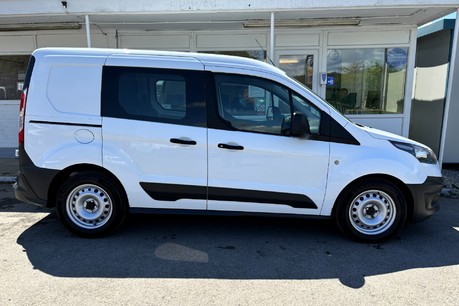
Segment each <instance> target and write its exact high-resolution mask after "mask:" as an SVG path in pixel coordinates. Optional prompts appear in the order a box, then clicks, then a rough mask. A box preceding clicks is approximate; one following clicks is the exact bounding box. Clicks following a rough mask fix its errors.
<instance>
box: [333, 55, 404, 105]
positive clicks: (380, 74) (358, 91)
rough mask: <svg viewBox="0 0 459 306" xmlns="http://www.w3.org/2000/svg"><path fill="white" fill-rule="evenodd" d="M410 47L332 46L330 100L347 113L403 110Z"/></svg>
mask: <svg viewBox="0 0 459 306" xmlns="http://www.w3.org/2000/svg"><path fill="white" fill-rule="evenodd" d="M406 64H407V48H372V49H332V50H329V51H328V56H327V73H328V84H327V93H326V98H327V101H328V102H330V103H331V104H332V105H333V106H335V107H336V108H337V109H338V110H339V111H341V112H342V113H344V114H399V113H402V112H403V101H404V95H405V78H406Z"/></svg>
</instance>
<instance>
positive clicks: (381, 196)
mask: <svg viewBox="0 0 459 306" xmlns="http://www.w3.org/2000/svg"><path fill="white" fill-rule="evenodd" d="M362 195H364V196H366V197H367V198H368V199H365V200H364V199H363V198H362V197H361V196H362ZM372 197H373V198H372ZM387 203H389V204H387ZM412 203H413V201H412V196H411V194H410V193H409V190H408V188H407V187H406V186H405V184H403V183H402V182H400V181H399V180H397V179H395V178H392V177H390V176H375V175H371V176H366V177H362V178H359V179H357V180H355V181H353V182H352V183H350V184H348V186H346V188H344V189H343V191H342V192H341V193H340V195H339V196H338V197H337V200H336V202H335V205H334V207H333V211H332V217H333V219H334V221H335V224H336V225H337V226H338V228H339V229H340V230H341V231H342V232H343V233H345V234H347V235H348V236H350V237H351V238H353V239H355V240H358V241H363V242H377V241H382V240H386V239H388V238H390V237H391V236H393V235H395V234H396V233H397V232H398V231H399V230H400V229H401V227H402V226H403V225H404V224H405V223H406V222H407V221H409V217H410V216H412V211H413V206H412ZM359 205H360V206H359ZM363 205H365V206H363ZM366 205H368V206H366ZM385 206H387V209H386V207H385ZM363 207H366V209H365V210H364V209H363ZM374 208H376V213H374V215H371V216H370V215H368V214H365V213H364V211H368V210H367V209H370V210H369V211H373V212H374ZM378 208H379V209H380V210H378ZM386 213H388V214H387V215H385V214H386ZM394 215H395V216H394ZM381 216H384V217H383V219H381ZM378 219H379V221H378ZM385 220H388V221H385ZM359 222H360V223H359ZM373 222H375V223H373ZM386 222H387V223H386ZM373 225H376V226H373ZM367 226H369V227H367Z"/></svg>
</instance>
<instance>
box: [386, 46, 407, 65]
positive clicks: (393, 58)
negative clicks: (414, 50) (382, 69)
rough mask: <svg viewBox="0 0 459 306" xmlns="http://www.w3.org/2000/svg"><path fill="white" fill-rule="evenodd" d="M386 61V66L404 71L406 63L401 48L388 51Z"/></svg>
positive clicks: (404, 51)
mask: <svg viewBox="0 0 459 306" xmlns="http://www.w3.org/2000/svg"><path fill="white" fill-rule="evenodd" d="M386 61H387V65H389V67H391V68H393V69H404V68H405V67H406V61H407V54H406V50H405V49H402V48H393V49H389V51H388V52H387V56H386Z"/></svg>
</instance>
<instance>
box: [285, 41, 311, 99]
mask: <svg viewBox="0 0 459 306" xmlns="http://www.w3.org/2000/svg"><path fill="white" fill-rule="evenodd" d="M318 54H319V53H318V50H302V51H281V52H279V53H278V57H277V63H278V67H279V68H280V69H282V70H284V71H285V72H286V73H287V75H288V76H290V77H291V78H293V79H296V80H297V81H299V82H301V83H303V84H304V85H306V86H307V87H308V88H310V89H311V90H312V91H313V92H315V93H316V94H320V92H319V85H318V80H319V76H318V72H317V71H318V69H317V67H318V65H317V63H318V62H319V61H318V60H319V59H318Z"/></svg>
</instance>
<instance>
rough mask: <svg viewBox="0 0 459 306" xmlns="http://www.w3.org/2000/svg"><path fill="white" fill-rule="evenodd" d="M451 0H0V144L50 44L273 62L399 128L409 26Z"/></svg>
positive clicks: (342, 104)
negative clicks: (31, 60) (36, 59)
mask: <svg viewBox="0 0 459 306" xmlns="http://www.w3.org/2000/svg"><path fill="white" fill-rule="evenodd" d="M458 7H459V1H452V0H450V1H447V0H440V1H433V0H431V1H427V0H417V1H414V0H411V1H405V0H400V1H396V0H381V1H374V0H373V1H369V0H368V1H351V0H341V1H336V0H335V1H332V0H322V1H295V0H284V1H269V0H264V1H261V0H256V1H241V0H233V1H193V0H188V1H183V0H176V1H173V2H171V1H162V0H160V1H147V0H137V1H131V0H124V1H109V0H99V1H97V2H95V1H88V0H79V1H76V0H75V1H72V0H69V1H54V0H43V1H33V0H24V1H1V2H0V147H15V146H16V145H17V144H16V142H17V140H16V134H17V109H18V105H19V97H20V86H21V84H22V81H23V78H24V73H25V69H26V66H27V61H28V57H29V55H30V54H31V52H32V51H33V50H35V49H36V48H41V47H51V46H52V47H55V46H58V47H101V48H133V49H152V50H175V51H185V52H189V51H191V52H212V53H222V54H233V55H239V56H246V57H252V58H255V59H258V60H262V61H267V62H272V63H273V64H274V65H276V66H278V67H280V68H281V69H284V70H285V71H286V72H287V74H289V75H290V76H292V77H293V78H296V79H297V80H298V81H300V82H302V83H303V84H305V85H306V86H308V87H310V88H311V89H312V90H313V91H314V92H316V93H317V94H318V95H320V96H321V97H323V98H325V99H327V100H328V101H329V102H330V103H331V104H333V105H334V106H335V107H336V108H337V109H338V110H340V111H341V112H343V113H344V114H345V115H346V116H347V117H348V118H350V119H351V120H353V121H356V122H358V123H362V124H365V125H369V126H372V127H376V128H381V129H383V130H387V131H390V132H394V133H396V134H399V135H403V136H408V133H409V127H410V113H411V100H412V93H413V77H414V76H413V72H414V64H415V52H416V39H417V32H416V31H417V27H418V26H419V25H421V24H424V23H426V22H429V21H432V20H434V19H436V18H439V17H442V16H444V15H447V14H449V13H451V12H454V11H456V10H457V8H458ZM63 99H65V97H63Z"/></svg>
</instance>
